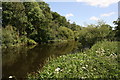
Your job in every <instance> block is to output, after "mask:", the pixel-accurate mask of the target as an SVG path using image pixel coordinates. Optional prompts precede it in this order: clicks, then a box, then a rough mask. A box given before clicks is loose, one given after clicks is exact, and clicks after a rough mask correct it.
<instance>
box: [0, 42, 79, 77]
mask: <svg viewBox="0 0 120 80" xmlns="http://www.w3.org/2000/svg"><path fill="white" fill-rule="evenodd" d="M80 50H81V49H80V46H78V43H76V42H66V43H65V42H64V43H54V44H40V45H37V46H21V47H11V48H7V49H3V50H2V78H3V79H5V78H8V77H9V76H15V77H16V78H17V79H21V78H25V77H26V76H27V74H28V73H32V72H37V70H38V69H42V67H43V66H44V64H46V61H47V60H48V59H49V58H53V57H54V58H56V57H58V56H61V55H66V54H71V53H75V52H77V51H80Z"/></svg>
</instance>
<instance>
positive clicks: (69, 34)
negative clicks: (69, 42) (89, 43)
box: [58, 26, 74, 40]
mask: <svg viewBox="0 0 120 80" xmlns="http://www.w3.org/2000/svg"><path fill="white" fill-rule="evenodd" d="M58 32H59V33H58V36H59V38H60V39H63V40H64V39H74V33H73V31H72V30H71V29H69V28H66V27H63V26H61V27H59V29H58Z"/></svg>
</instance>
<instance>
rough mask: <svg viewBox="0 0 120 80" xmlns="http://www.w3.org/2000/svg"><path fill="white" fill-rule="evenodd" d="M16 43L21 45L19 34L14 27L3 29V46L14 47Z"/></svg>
mask: <svg viewBox="0 0 120 80" xmlns="http://www.w3.org/2000/svg"><path fill="white" fill-rule="evenodd" d="M16 43H19V40H18V35H17V32H16V31H15V30H14V28H13V27H12V26H7V27H6V28H2V45H3V46H10V45H11V46H12V45H14V44H16Z"/></svg>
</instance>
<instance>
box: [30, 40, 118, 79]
mask: <svg viewBox="0 0 120 80" xmlns="http://www.w3.org/2000/svg"><path fill="white" fill-rule="evenodd" d="M119 48H120V42H108V41H105V42H98V43H96V44H95V45H93V46H92V48H91V49H89V50H88V51H85V52H83V53H76V54H68V55H63V56H60V57H58V58H57V59H52V60H50V61H48V63H47V64H46V65H45V66H44V67H43V69H42V70H38V73H34V74H29V75H28V78H29V79H34V78H35V79H36V78H37V79H40V78H82V79H86V78H102V79H103V78H107V79H113V78H114V79H119V78H120V77H119V76H118V75H119V73H120V66H119V63H118V62H119V58H120V49H119Z"/></svg>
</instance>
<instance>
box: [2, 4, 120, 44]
mask: <svg viewBox="0 0 120 80" xmlns="http://www.w3.org/2000/svg"><path fill="white" fill-rule="evenodd" d="M2 9H3V11H2V45H3V46H11V45H16V44H23V45H24V44H36V43H48V42H56V41H69V40H76V41H79V42H80V43H81V44H82V45H86V44H87V45H92V44H94V43H95V42H97V41H100V40H104V39H106V40H117V39H118V35H119V34H120V29H119V25H118V24H120V22H119V21H114V23H115V24H116V25H117V26H116V29H115V30H112V27H111V26H110V25H108V24H106V23H104V22H98V24H97V25H88V26H86V27H82V26H79V25H76V23H75V22H73V23H70V22H69V20H67V19H66V18H65V17H64V16H61V15H60V14H58V13H57V12H53V11H51V10H50V7H49V5H48V4H47V3H45V2H3V3H2ZM0 30H1V29H0Z"/></svg>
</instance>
